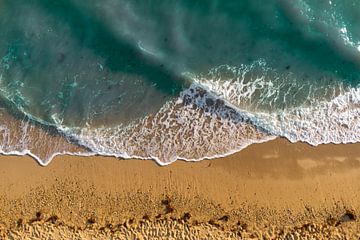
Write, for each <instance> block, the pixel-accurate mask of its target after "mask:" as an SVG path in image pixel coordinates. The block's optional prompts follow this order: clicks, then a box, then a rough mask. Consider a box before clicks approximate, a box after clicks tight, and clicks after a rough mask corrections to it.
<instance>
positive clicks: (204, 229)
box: [0, 139, 360, 239]
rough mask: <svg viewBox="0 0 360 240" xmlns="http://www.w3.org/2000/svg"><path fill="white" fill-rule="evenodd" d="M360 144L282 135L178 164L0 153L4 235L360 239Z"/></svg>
mask: <svg viewBox="0 0 360 240" xmlns="http://www.w3.org/2000/svg"><path fill="white" fill-rule="evenodd" d="M359 167H360V144H347V145H332V144H330V145H321V146H318V147H312V146H309V145H307V144H302V143H296V144H292V143H289V142H288V141H287V140H284V139H276V140H274V141H270V142H267V143H262V144H254V145H252V146H250V147H248V148H247V149H245V150H243V151H241V152H239V153H236V154H233V155H231V156H229V157H225V158H221V159H214V160H205V161H201V162H195V163H194V162H184V161H177V162H175V163H173V164H171V165H169V166H165V167H160V166H159V165H157V164H156V163H155V162H154V161H150V160H121V159H116V158H112V157H101V156H95V157H75V156H58V157H56V158H55V159H54V160H53V162H51V163H50V165H48V166H47V167H41V166H39V165H38V164H37V163H36V161H34V160H33V159H32V158H30V157H19V156H2V157H0V171H1V174H0V182H1V184H0V203H1V205H0V206H1V208H0V238H4V239H7V238H9V239H10V238H11V239H62V238H65V239H110V238H112V239H142V238H144V239H147V238H151V239H154V238H158V239H239V238H243V239H251V238H252V239H258V238H264V239H276V238H279V239H296V238H299V237H301V238H318V239H324V238H334V239H353V238H359V236H360V224H359V220H358V217H357V216H359V214H360V196H359V194H360V169H359Z"/></svg>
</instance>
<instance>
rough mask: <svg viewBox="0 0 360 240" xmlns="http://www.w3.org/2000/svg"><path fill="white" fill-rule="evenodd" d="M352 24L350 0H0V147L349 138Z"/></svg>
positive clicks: (169, 153)
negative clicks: (281, 138)
mask: <svg viewBox="0 0 360 240" xmlns="http://www.w3.org/2000/svg"><path fill="white" fill-rule="evenodd" d="M359 26H360V1H357V0H330V1H321V0H267V1H263V0H233V1H224V0H207V1H194V0H153V1H140V0H102V1H99V0H61V1H55V0H33V1H27V0H0V152H1V153H2V154H16V155H30V156H32V157H34V158H35V159H36V160H37V161H38V162H39V164H41V165H47V164H48V163H49V162H50V161H51V160H52V159H53V157H54V156H56V155H61V154H71V155H104V156H116V157H119V158H139V159H153V160H155V161H156V162H157V163H159V164H160V165H167V164H170V163H172V162H174V161H176V160H178V159H181V160H186V161H198V160H202V159H211V158H218V157H222V156H226V155H229V154H232V153H234V152H237V151H241V150H242V149H244V148H246V147H247V146H249V145H251V144H254V143H260V142H265V141H269V140H272V139H275V138H277V137H283V138H287V139H288V140H289V141H291V142H306V143H309V144H311V145H314V146H316V145H319V144H328V143H334V144H345V143H356V142H359V141H360V27H359Z"/></svg>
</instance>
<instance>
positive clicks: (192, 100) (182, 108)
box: [63, 84, 274, 165]
mask: <svg viewBox="0 0 360 240" xmlns="http://www.w3.org/2000/svg"><path fill="white" fill-rule="evenodd" d="M251 121H252V120H251V117H248V116H246V117H245V116H244V115H242V114H241V112H239V111H236V110H234V109H233V108H232V107H231V106H229V105H228V104H227V103H226V102H224V101H223V100H221V99H219V98H216V97H214V96H213V95H212V94H211V93H209V92H207V91H205V90H204V89H202V88H201V87H198V86H197V85H196V84H193V85H192V86H191V87H190V88H189V89H187V90H185V91H184V92H182V93H181V95H180V97H179V98H178V99H177V100H175V101H170V102H168V103H167V104H166V105H165V106H164V107H163V108H162V109H161V110H160V111H159V112H158V113H156V114H155V115H152V116H148V117H146V118H144V119H142V120H140V121H138V122H136V123H133V124H131V125H129V126H117V127H115V128H91V127H87V128H81V129H80V128H78V129H75V128H73V129H69V128H64V129H63V131H64V132H65V133H66V134H67V135H68V136H72V137H73V138H76V139H77V141H78V142H79V143H80V144H81V145H84V146H86V147H87V148H89V149H91V150H92V151H93V152H96V153H98V154H101V155H112V156H118V157H123V158H142V159H149V158H151V159H155V160H156V161H157V162H158V163H159V164H161V165H166V164H169V163H171V162H174V161H175V160H177V159H183V160H188V161H196V160H201V159H209V158H216V157H221V156H226V155H228V154H231V153H233V152H236V151H240V150H241V149H243V148H245V147H247V146H248V145H250V144H252V143H255V142H264V141H268V140H270V139H274V136H272V135H270V134H268V133H267V132H265V131H263V130H262V129H258V128H256V127H255V126H254V125H253V124H251Z"/></svg>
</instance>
